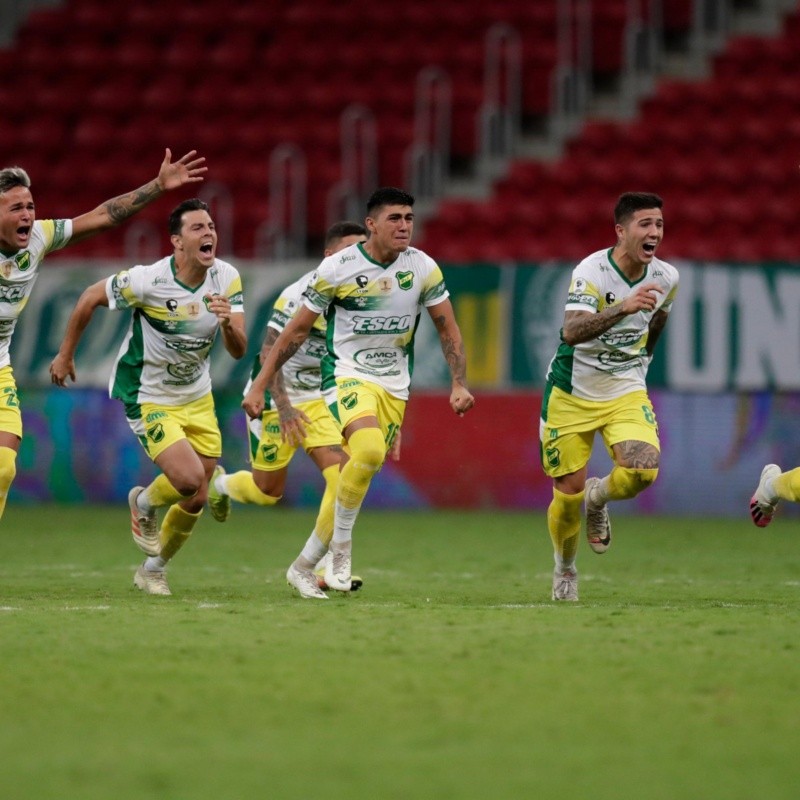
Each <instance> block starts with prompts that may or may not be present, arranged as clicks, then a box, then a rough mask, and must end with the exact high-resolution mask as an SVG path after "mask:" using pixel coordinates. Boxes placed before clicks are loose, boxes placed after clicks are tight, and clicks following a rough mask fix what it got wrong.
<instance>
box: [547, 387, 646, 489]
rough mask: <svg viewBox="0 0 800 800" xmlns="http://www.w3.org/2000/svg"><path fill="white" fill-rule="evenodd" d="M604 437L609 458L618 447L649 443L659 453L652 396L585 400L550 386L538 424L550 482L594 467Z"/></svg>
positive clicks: (639, 394)
mask: <svg viewBox="0 0 800 800" xmlns="http://www.w3.org/2000/svg"><path fill="white" fill-rule="evenodd" d="M596 432H599V433H600V435H601V436H602V437H603V442H604V443H605V446H606V449H607V450H608V453H609V455H612V451H611V448H612V446H613V445H615V444H619V443H620V442H626V441H637V442H647V444H652V445H653V446H654V447H655V448H656V449H659V450H660V445H659V441H658V423H657V422H656V415H655V413H654V411H653V404H652V403H651V402H650V398H649V397H648V396H647V392H645V391H638V392H631V393H630V394H626V395H623V396H622V397H617V398H615V399H614V400H604V401H601V402H596V401H594V400H581V399H580V398H578V397H574V396H573V395H571V394H567V393H566V392H564V391H562V390H561V389H559V388H558V387H557V386H553V387H549V386H548V387H547V389H546V390H545V394H544V398H543V400H542V418H541V420H540V421H539V445H540V451H541V453H540V455H541V459H542V468H543V469H544V471H545V473H546V474H547V475H549V476H550V477H551V478H558V477H560V476H561V475H569V474H570V473H572V472H577V471H578V470H580V469H583V467H585V466H586V464H588V463H589V457H590V456H591V454H592V445H593V444H594V435H595V433H596Z"/></svg>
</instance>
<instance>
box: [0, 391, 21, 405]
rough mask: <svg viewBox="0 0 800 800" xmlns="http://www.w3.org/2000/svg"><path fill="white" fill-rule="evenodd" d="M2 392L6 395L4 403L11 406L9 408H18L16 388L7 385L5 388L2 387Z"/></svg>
mask: <svg viewBox="0 0 800 800" xmlns="http://www.w3.org/2000/svg"><path fill="white" fill-rule="evenodd" d="M3 394H4V395H5V396H6V405H7V406H11V408H19V403H18V402H17V390H16V389H12V388H11V387H8V388H7V389H3Z"/></svg>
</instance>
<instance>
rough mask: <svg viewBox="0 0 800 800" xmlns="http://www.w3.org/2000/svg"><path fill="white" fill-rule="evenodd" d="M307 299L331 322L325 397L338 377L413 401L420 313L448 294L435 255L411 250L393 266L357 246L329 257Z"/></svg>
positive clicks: (312, 281) (325, 361) (324, 373)
mask: <svg viewBox="0 0 800 800" xmlns="http://www.w3.org/2000/svg"><path fill="white" fill-rule="evenodd" d="M303 296H304V302H305V305H306V306H307V307H308V308H310V309H311V310H312V311H316V312H317V313H319V314H324V315H325V319H326V321H327V323H328V330H327V353H326V355H325V358H323V360H322V390H323V392H324V391H326V390H329V389H330V388H331V387H332V386H333V384H334V383H335V379H336V378H340V377H348V378H353V377H356V378H361V379H362V380H365V381H370V382H372V383H375V384H377V385H378V386H381V387H382V388H383V389H385V390H386V391H387V392H388V393H389V394H390V395H393V396H394V397H398V398H400V399H401V400H406V399H408V387H409V384H410V382H411V373H412V371H413V367H414V334H415V333H416V330H417V325H418V324H419V316H420V313H421V311H422V308H423V307H426V308H427V307H429V306H435V305H436V304H437V303H441V302H442V301H443V300H446V299H447V297H448V293H447V289H446V287H445V285H444V278H443V277H442V271H441V270H440V269H439V267H438V266H437V264H436V262H435V261H434V260H433V259H432V258H431V257H430V256H428V255H426V254H425V253H423V252H422V251H421V250H417V249H415V248H413V247H409V248H408V249H407V250H406V251H404V252H403V253H400V255H399V256H398V257H397V258H396V259H395V260H394V261H393V262H392V263H391V264H389V265H388V266H387V265H385V264H379V263H378V262H377V261H373V260H372V259H371V258H370V257H369V256H368V255H367V253H366V251H365V250H364V247H363V245H362V244H361V243H360V242H359V243H358V244H354V245H351V246H350V247H347V248H345V249H344V250H340V251H339V252H338V253H334V255H332V256H328V257H327V258H326V259H324V260H323V261H322V263H321V264H320V265H319V267H318V268H317V270H316V271H315V272H314V273H313V275H312V276H311V279H310V281H309V283H308V286H307V287H306V290H305V292H304V295H303Z"/></svg>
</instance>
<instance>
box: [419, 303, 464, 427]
mask: <svg viewBox="0 0 800 800" xmlns="http://www.w3.org/2000/svg"><path fill="white" fill-rule="evenodd" d="M428 313H429V314H430V315H431V319H432V320H433V324H434V325H435V326H436V330H437V332H438V333H439V342H440V344H441V346H442V353H444V357H445V361H447V366H448V367H449V368H450V407H451V408H452V409H453V411H455V412H456V414H458V415H459V416H460V417H463V416H464V414H465V413H466V412H467V411H469V410H470V409H471V408H472V406H473V405H475V398H474V397H473V396H472V395H471V394H470V392H469V389H467V357H466V356H465V355H464V341H463V340H462V338H461V330H460V329H459V327H458V323H457V322H456V316H455V314H454V313H453V304H452V303H451V302H450V300H443V301H442V302H441V303H437V304H436V305H435V306H429V307H428Z"/></svg>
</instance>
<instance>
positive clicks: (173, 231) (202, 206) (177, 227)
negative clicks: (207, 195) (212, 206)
mask: <svg viewBox="0 0 800 800" xmlns="http://www.w3.org/2000/svg"><path fill="white" fill-rule="evenodd" d="M187 211H208V212H209V213H211V212H210V210H209V208H208V203H205V202H203V201H202V200H201V199H200V198H199V197H192V198H191V199H190V200H184V201H183V202H182V203H181V204H180V205H177V206H175V208H174V209H172V213H171V214H170V215H169V222H168V226H169V235H170V236H180V233H181V227H182V226H183V215H184V214H185V213H186V212H187Z"/></svg>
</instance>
